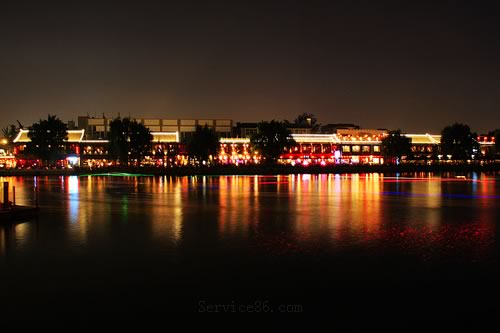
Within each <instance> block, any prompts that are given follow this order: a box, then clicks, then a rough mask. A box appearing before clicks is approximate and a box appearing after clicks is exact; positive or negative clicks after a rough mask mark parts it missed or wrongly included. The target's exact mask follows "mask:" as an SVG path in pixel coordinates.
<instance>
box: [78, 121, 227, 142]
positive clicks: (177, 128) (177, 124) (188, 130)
mask: <svg viewBox="0 0 500 333" xmlns="http://www.w3.org/2000/svg"><path fill="white" fill-rule="evenodd" d="M132 119H134V120H136V121H137V122H138V123H140V124H143V125H144V126H145V127H147V128H148V129H149V130H150V131H151V132H167V133H172V132H177V133H179V139H180V140H181V141H184V140H187V139H189V138H190V137H191V136H192V135H193V133H194V132H195V131H196V126H205V125H207V126H208V127H209V128H211V129H213V130H214V131H215V133H216V134H217V136H219V137H231V136H232V134H233V121H232V120H231V119H148V118H132ZM111 121H113V119H112V118H106V117H102V118H95V117H88V116H80V117H78V129H81V130H85V137H86V138H87V139H93V140H97V139H106V138H107V133H108V132H109V124H110V123H111Z"/></svg>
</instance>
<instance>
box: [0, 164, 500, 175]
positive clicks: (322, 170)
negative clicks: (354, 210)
mask: <svg viewBox="0 0 500 333" xmlns="http://www.w3.org/2000/svg"><path fill="white" fill-rule="evenodd" d="M494 171H498V172H500V163H488V164H483V165H479V164H434V165H420V164H401V165H398V166H396V165H332V166H315V165H313V166H311V165H310V166H290V165H251V166H238V167H236V166H232V165H231V166H229V165H220V166H213V167H175V168H157V167H140V168H137V167H126V168H116V167H113V168H100V169H92V170H90V169H83V168H75V169H5V170H0V176H2V177H9V176H72V175H80V176H81V175H99V174H103V175H106V174H108V173H123V174H124V175H126V174H134V175H144V176H197V175H214V176H218V175H289V174H328V173H333V174H350V173H391V174H392V173H407V172H433V173H440V172H458V173H467V172H494Z"/></svg>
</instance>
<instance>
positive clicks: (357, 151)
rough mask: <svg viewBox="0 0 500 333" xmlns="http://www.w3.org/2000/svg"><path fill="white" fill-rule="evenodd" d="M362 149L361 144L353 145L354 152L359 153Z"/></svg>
mask: <svg viewBox="0 0 500 333" xmlns="http://www.w3.org/2000/svg"><path fill="white" fill-rule="evenodd" d="M360 150H361V147H360V146H352V152H353V153H359V152H360Z"/></svg>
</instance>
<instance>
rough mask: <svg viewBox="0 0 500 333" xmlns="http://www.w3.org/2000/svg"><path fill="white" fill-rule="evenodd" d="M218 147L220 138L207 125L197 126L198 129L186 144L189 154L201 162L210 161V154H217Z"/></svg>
mask: <svg viewBox="0 0 500 333" xmlns="http://www.w3.org/2000/svg"><path fill="white" fill-rule="evenodd" d="M218 148H219V139H218V138H217V134H215V131H214V130H213V129H211V128H209V127H208V126H207V125H205V126H203V127H201V126H199V125H198V126H196V131H195V132H194V133H193V136H191V138H189V140H188V142H187V145H186V149H187V153H188V155H189V156H190V157H192V158H195V159H197V160H198V161H199V162H203V161H209V157H210V155H212V156H215V155H217V150H218Z"/></svg>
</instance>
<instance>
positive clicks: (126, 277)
mask: <svg viewBox="0 0 500 333" xmlns="http://www.w3.org/2000/svg"><path fill="white" fill-rule="evenodd" d="M467 176H468V178H467V179H465V180H464V179H460V178H455V175H453V174H445V175H430V174H424V173H421V174H409V175H405V176H403V175H392V176H388V175H382V174H359V175H357V174H356V175H290V176H214V177H209V176H204V177H181V178H168V177H163V178H162V177H113V176H92V177H90V176H85V177H77V176H71V177H37V178H26V177H24V178H23V177H12V178H2V179H1V181H2V182H3V181H9V182H10V184H11V186H12V185H15V186H16V192H17V193H16V196H17V198H16V200H17V203H18V204H27V205H32V204H34V195H33V187H34V184H36V185H37V186H38V189H39V204H40V208H41V210H40V216H39V218H38V219H37V220H34V221H28V222H25V223H20V224H15V225H11V224H8V225H7V224H4V225H0V290H1V296H2V302H3V307H4V308H5V309H4V310H3V311H2V312H1V314H0V317H2V319H3V320H12V319H16V320H20V322H24V321H26V320H48V321H56V322H59V321H64V320H72V321H86V320H107V321H117V322H120V323H123V322H125V321H130V320H144V318H147V319H148V320H153V321H154V320H157V321H158V320H160V321H161V320H163V318H167V317H168V316H169V315H170V314H172V313H173V312H188V313H196V312H215V310H217V311H218V312H224V311H229V312H232V311H231V310H236V311H235V312H248V311H247V310H248V309H249V308H250V309H253V311H254V312H259V311H257V310H259V309H260V311H264V310H268V311H270V310H273V311H274V312H281V310H283V309H287V310H286V311H285V312H293V313H294V315H296V316H301V315H304V314H309V315H310V314H319V313H328V315H329V316H330V317H329V318H331V324H332V325H333V326H335V325H336V324H338V325H345V324H352V325H363V323H364V324H365V325H368V326H370V325H371V324H373V325H375V324H377V323H378V324H388V323H391V322H393V319H394V317H393V316H396V318H397V319H398V320H399V321H400V320H403V321H405V322H406V321H407V322H408V323H411V322H412V321H413V320H415V317H417V318H418V319H419V320H424V321H425V320H428V321H433V320H434V321H435V320H445V321H447V320H449V321H455V322H456V321H457V320H458V321H460V320H467V318H468V319H471V318H474V320H475V318H477V316H480V317H481V316H483V317H484V318H483V317H481V318H483V319H482V320H483V321H484V320H487V319H488V318H490V317H488V315H487V314H489V313H491V312H492V311H497V310H498V306H497V305H494V306H490V305H488V304H489V303H488V302H487V299H488V297H490V296H492V295H497V294H496V293H497V290H498V288H497V287H496V279H497V278H498V273H497V268H496V265H497V253H498V243H497V240H496V233H497V231H496V230H497V225H498V221H499V220H500V205H499V203H500V174H469V175H467ZM488 295H489V296H488ZM497 299H498V298H497ZM259 302H260V303H259ZM497 303H498V302H497ZM259 304H260V305H259ZM223 305H232V307H226V308H223V307H222V306H223ZM263 305H264V307H263ZM238 306H243V307H241V308H240V307H238ZM247 306H250V307H249V308H247ZM259 306H260V307H259ZM280 306H282V307H280ZM287 306H288V308H287ZM223 309H226V310H223ZM228 309H229V310H228ZM243 309H245V310H244V311H243ZM470 314H474V316H470ZM288 315H290V314H288ZM360 316H361V317H363V318H365V319H366V320H361V321H360V320H359V317H360ZM391 318H392V319H391Z"/></svg>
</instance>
